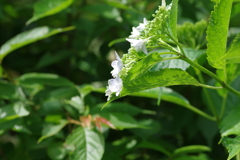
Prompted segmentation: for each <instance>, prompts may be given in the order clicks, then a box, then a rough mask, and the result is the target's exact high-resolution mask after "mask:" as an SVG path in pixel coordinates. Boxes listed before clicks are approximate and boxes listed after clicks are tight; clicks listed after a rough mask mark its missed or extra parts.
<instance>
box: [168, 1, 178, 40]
mask: <svg viewBox="0 0 240 160" xmlns="http://www.w3.org/2000/svg"><path fill="white" fill-rule="evenodd" d="M177 17H178V0H173V1H172V3H171V10H170V22H169V24H170V28H171V31H172V35H173V37H174V38H175V39H177Z"/></svg>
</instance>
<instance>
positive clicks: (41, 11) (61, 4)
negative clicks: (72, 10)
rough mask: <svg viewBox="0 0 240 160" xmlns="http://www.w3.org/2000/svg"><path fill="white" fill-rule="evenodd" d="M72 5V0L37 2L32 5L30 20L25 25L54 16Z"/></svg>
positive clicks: (44, 0)
mask: <svg viewBox="0 0 240 160" xmlns="http://www.w3.org/2000/svg"><path fill="white" fill-rule="evenodd" d="M72 3H73V0H43V1H38V2H36V3H35V5H34V14H33V17H32V18H31V19H29V20H28V21H27V23H26V24H27V25H29V24H30V23H32V22H34V21H36V20H38V19H40V18H43V17H46V16H50V15H54V14H56V13H58V12H61V11H62V10H64V9H65V8H67V7H68V6H69V5H71V4H72Z"/></svg>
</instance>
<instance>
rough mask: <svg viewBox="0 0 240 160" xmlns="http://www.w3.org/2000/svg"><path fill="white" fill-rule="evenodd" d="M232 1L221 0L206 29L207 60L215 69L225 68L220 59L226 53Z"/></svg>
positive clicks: (223, 61)
mask: <svg viewBox="0 0 240 160" xmlns="http://www.w3.org/2000/svg"><path fill="white" fill-rule="evenodd" d="M232 1H233V0H221V1H220V2H218V3H217V4H216V5H215V7H214V11H213V12H212V13H211V17H210V20H209V26H208V28H207V41H208V45H207V56H208V57H207V59H208V62H209V64H210V65H211V66H213V67H215V68H217V69H224V68H225V60H222V59H221V57H222V56H223V55H224V54H225V53H226V43H227V36H228V25H229V20H230V15H231V8H232Z"/></svg>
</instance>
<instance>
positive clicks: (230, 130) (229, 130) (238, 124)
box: [219, 107, 240, 136]
mask: <svg viewBox="0 0 240 160" xmlns="http://www.w3.org/2000/svg"><path fill="white" fill-rule="evenodd" d="M239 117H240V108H239V107H234V108H233V109H232V111H231V112H229V114H228V115H227V116H226V117H224V118H223V120H222V121H221V123H220V124H219V128H220V133H221V135H222V136H228V135H231V134H234V135H240V120H239Z"/></svg>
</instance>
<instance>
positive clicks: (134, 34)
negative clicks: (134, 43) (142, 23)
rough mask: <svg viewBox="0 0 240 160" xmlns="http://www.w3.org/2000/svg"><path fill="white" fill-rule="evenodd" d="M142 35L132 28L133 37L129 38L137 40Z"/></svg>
mask: <svg viewBox="0 0 240 160" xmlns="http://www.w3.org/2000/svg"><path fill="white" fill-rule="evenodd" d="M140 35H141V33H140V31H139V30H138V29H137V28H135V27H132V32H131V35H130V36H129V38H132V39H137V38H139V37H140Z"/></svg>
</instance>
